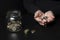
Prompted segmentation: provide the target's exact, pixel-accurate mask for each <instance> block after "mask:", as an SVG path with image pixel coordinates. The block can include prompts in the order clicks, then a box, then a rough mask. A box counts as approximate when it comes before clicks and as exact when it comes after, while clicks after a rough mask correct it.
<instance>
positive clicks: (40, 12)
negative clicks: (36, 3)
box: [34, 10, 44, 18]
mask: <svg viewBox="0 0 60 40" xmlns="http://www.w3.org/2000/svg"><path fill="white" fill-rule="evenodd" d="M43 14H44V13H43V12H42V11H40V10H38V11H36V12H35V15H34V18H36V17H41V16H42V15H43Z"/></svg>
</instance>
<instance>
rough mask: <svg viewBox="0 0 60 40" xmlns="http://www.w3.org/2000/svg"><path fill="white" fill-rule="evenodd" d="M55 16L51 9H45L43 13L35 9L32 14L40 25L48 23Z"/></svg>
mask: <svg viewBox="0 0 60 40" xmlns="http://www.w3.org/2000/svg"><path fill="white" fill-rule="evenodd" d="M54 18H55V16H54V15H53V12H52V11H47V12H45V13H43V12H42V11H40V12H39V11H37V12H36V13H35V15H34V19H35V20H36V21H37V22H38V23H39V24H40V25H42V26H44V25H45V24H47V23H50V22H52V21H53V20H54Z"/></svg>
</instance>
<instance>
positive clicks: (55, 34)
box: [0, 15, 60, 40]
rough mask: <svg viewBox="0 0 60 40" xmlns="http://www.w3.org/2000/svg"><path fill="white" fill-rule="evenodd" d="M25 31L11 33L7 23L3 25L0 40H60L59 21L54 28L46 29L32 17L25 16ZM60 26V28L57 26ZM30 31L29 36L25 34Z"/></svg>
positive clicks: (0, 29)
mask: <svg viewBox="0 0 60 40" xmlns="http://www.w3.org/2000/svg"><path fill="white" fill-rule="evenodd" d="M22 18H23V20H22V21H23V29H22V30H20V31H19V32H10V31H9V30H8V29H7V28H6V25H4V24H5V22H4V23H2V24H3V25H2V27H1V28H0V39H1V40H59V39H60V27H59V25H60V24H59V23H58V22H59V21H57V23H58V24H57V23H55V24H54V26H53V25H52V26H53V27H51V26H50V25H49V27H47V28H44V27H42V26H40V25H39V24H38V23H37V22H36V21H35V20H34V19H33V17H32V15H23V16H22ZM57 25H58V26H57ZM27 28H28V29H29V30H30V32H28V34H27V35H25V34H24V30H25V29H27ZM33 29H34V30H35V33H33V34H32V33H31V30H33Z"/></svg>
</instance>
